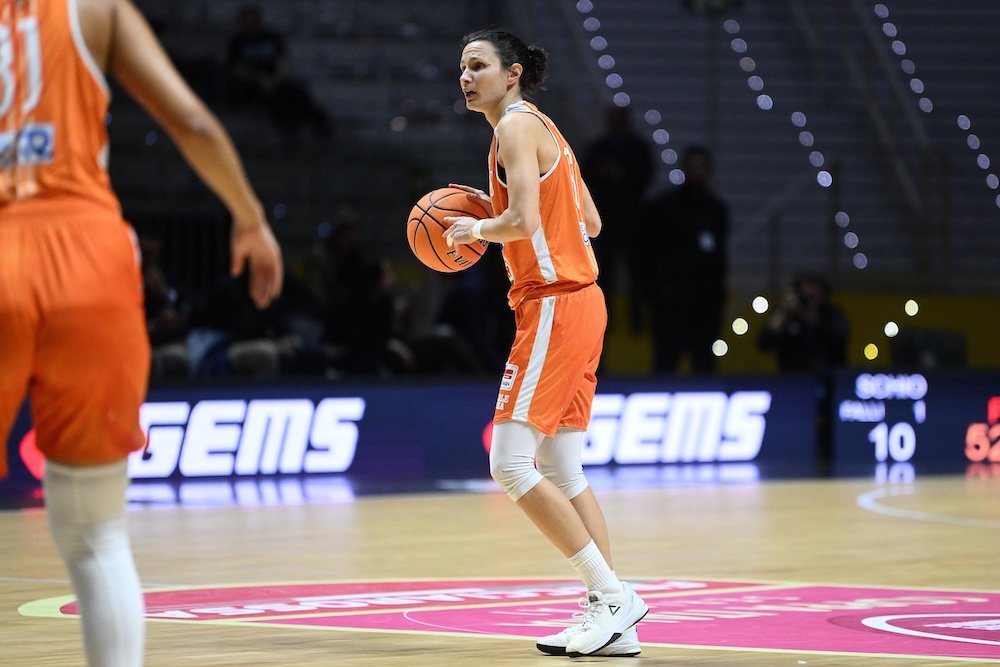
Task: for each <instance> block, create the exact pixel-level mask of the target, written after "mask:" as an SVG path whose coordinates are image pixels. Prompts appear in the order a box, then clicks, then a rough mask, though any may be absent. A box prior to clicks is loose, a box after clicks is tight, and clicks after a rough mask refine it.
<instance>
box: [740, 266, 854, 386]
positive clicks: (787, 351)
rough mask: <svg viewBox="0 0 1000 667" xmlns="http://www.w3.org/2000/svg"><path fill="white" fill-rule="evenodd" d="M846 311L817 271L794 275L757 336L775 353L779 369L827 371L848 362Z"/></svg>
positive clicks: (783, 370)
mask: <svg viewBox="0 0 1000 667" xmlns="http://www.w3.org/2000/svg"><path fill="white" fill-rule="evenodd" d="M849 334H850V324H849V322H848V319H847V315H846V314H845V313H844V311H843V310H841V309H840V308H839V307H837V306H836V305H835V304H833V303H831V302H830V286H829V284H828V283H827V281H826V280H825V279H824V278H823V277H821V276H818V275H811V274H807V275H802V276H799V277H798V278H796V279H795V281H794V282H793V284H792V286H791V289H789V290H788V292H787V293H786V294H785V298H784V303H782V304H781V305H780V306H779V307H778V308H777V309H776V310H775V312H774V314H773V315H772V316H771V318H770V320H769V321H768V323H767V327H766V328H765V329H764V330H763V331H761V333H760V336H759V337H758V338H757V345H758V347H760V349H761V350H764V351H767V352H774V353H775V354H777V359H778V370H780V371H782V372H790V373H795V372H800V373H826V372H829V371H831V370H833V369H835V368H839V367H841V366H844V365H845V364H846V363H847V338H848V335H849Z"/></svg>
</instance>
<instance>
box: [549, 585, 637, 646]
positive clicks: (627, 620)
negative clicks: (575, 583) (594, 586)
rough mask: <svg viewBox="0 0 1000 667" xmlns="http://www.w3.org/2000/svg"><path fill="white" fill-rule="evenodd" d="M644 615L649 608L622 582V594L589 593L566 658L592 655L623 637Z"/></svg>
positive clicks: (571, 638) (568, 643)
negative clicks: (581, 618)
mask: <svg viewBox="0 0 1000 667" xmlns="http://www.w3.org/2000/svg"><path fill="white" fill-rule="evenodd" d="M647 613H649V606H647V605H646V603H645V602H643V600H642V598H641V597H639V596H638V595H636V593H635V591H633V590H632V587H631V586H629V585H628V584H626V583H625V582H622V592H621V593H618V594H616V595H607V594H604V593H602V592H600V591H589V592H588V593H587V608H586V610H585V611H584V612H583V620H582V621H580V625H578V626H577V630H576V631H575V632H574V633H573V636H572V637H570V638H569V641H568V642H567V643H566V655H569V656H572V657H578V656H581V655H595V654H596V653H597V651H600V650H601V649H603V648H605V647H607V646H609V645H610V644H611V643H612V642H614V641H615V640H616V639H618V638H619V637H621V636H622V635H624V634H625V631H626V630H628V629H629V628H631V627H633V626H634V625H635V624H636V623H638V622H639V621H641V620H642V619H643V617H645V616H646V614H647Z"/></svg>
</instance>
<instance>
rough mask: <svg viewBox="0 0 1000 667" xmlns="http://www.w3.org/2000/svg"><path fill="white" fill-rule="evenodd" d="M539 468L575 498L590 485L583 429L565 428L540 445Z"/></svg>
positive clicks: (571, 497)
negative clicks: (585, 471)
mask: <svg viewBox="0 0 1000 667" xmlns="http://www.w3.org/2000/svg"><path fill="white" fill-rule="evenodd" d="M537 458H538V471H539V472H540V473H541V474H542V475H544V476H545V478H546V479H548V480H549V481H551V482H552V483H553V484H555V485H556V486H557V487H559V490H560V491H562V492H563V494H564V495H565V496H566V497H567V498H569V499H570V500H573V498H576V497H577V496H578V495H580V494H581V493H583V492H584V491H585V490H586V489H587V486H588V484H587V478H586V477H585V476H584V474H583V431H577V430H571V429H562V430H560V431H558V432H557V433H556V437H554V438H545V439H543V440H542V443H541V444H540V445H539V446H538V454H537Z"/></svg>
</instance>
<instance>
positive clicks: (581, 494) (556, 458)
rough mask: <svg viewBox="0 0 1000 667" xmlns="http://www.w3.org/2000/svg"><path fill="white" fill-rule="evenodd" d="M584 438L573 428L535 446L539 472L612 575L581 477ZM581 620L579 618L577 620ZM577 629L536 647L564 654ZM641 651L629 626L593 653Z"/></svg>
mask: <svg viewBox="0 0 1000 667" xmlns="http://www.w3.org/2000/svg"><path fill="white" fill-rule="evenodd" d="M583 439H584V432H583V431H579V430H574V429H559V431H558V432H557V433H556V436H555V437H554V438H548V437H546V438H544V439H543V440H542V443H541V444H540V445H539V447H538V454H537V463H538V471H539V472H540V473H542V475H544V476H545V478H546V479H548V480H549V481H551V482H552V483H553V484H555V485H556V487H557V488H558V489H559V490H560V491H561V492H562V494H563V495H564V496H566V497H567V498H568V499H569V501H570V502H571V503H572V505H573V507H574V509H575V510H576V512H577V514H578V515H579V516H580V518H581V519H582V520H583V524H584V526H586V528H587V532H588V533H589V534H590V536H591V538H592V539H593V540H594V543H595V544H596V545H597V548H598V549H599V550H600V552H601V554H602V555H603V556H604V560H605V561H606V562H607V564H608V567H609V568H610V570H611V572H612V573H614V564H613V562H612V560H611V545H610V541H609V538H608V526H607V522H606V521H605V519H604V512H603V511H602V510H601V506H600V504H599V503H598V502H597V496H596V495H594V491H593V489H591V488H590V485H589V484H588V483H587V479H586V477H585V476H584V474H583ZM584 604H587V602H586V601H585V602H584ZM582 618H583V616H582V615H580V619H579V620H582ZM580 630H581V627H580V624H579V623H574V624H573V625H572V626H570V627H567V628H566V629H564V630H561V631H560V632H557V633H555V634H551V635H547V636H545V637H541V638H540V639H539V640H538V641H537V642H536V643H535V646H536V647H537V648H538V650H539V651H542V652H543V653H548V654H550V655H565V654H566V646H567V645H568V644H569V643H570V640H572V639H573V638H574V637H575V636H576V635H577V634H578V633H579V632H580ZM641 650H642V649H641V646H640V644H639V636H638V633H637V632H636V630H635V628H634V627H632V628H629V629H628V630H626V631H625V632H623V633H622V635H621V636H620V637H619V638H618V639H615V640H613V641H612V642H611V643H609V644H608V645H607V646H605V647H604V648H601V649H598V650H597V651H595V652H594V653H593V655H601V656H635V655H639V653H640V652H641Z"/></svg>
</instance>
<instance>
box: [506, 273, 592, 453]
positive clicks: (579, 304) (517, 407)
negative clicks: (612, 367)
mask: <svg viewBox="0 0 1000 667" xmlns="http://www.w3.org/2000/svg"><path fill="white" fill-rule="evenodd" d="M514 319H515V321H516V324H517V332H516V334H515V336H514V344H513V346H512V347H511V351H510V357H509V358H508V359H507V366H506V368H505V369H504V374H503V379H502V380H501V382H500V393H499V395H498V396H497V405H496V413H495V414H494V416H493V421H494V423H497V424H499V423H501V422H505V421H511V420H513V421H520V422H526V423H528V424H530V425H531V426H534V427H535V428H537V429H538V430H539V431H541V432H542V433H544V434H545V435H547V436H549V437H554V436H555V434H556V430H558V429H560V428H572V429H577V430H581V431H582V430H586V428H587V425H588V424H589V423H590V408H591V404H592V403H593V402H594V392H596V391H597V366H598V363H599V362H600V360H601V351H602V350H603V348H604V330H605V329H606V328H607V324H608V311H607V306H606V304H605V302H604V293H603V292H602V291H601V288H600V287H598V286H597V285H596V284H592V285H589V286H587V287H584V288H583V289H580V290H577V291H575V292H568V293H563V294H556V295H553V296H546V297H541V298H537V299H525V300H524V301H522V302H521V303H520V304H519V305H518V306H517V308H516V309H515V310H514Z"/></svg>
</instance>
